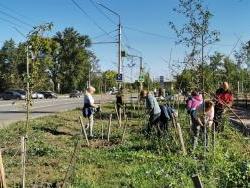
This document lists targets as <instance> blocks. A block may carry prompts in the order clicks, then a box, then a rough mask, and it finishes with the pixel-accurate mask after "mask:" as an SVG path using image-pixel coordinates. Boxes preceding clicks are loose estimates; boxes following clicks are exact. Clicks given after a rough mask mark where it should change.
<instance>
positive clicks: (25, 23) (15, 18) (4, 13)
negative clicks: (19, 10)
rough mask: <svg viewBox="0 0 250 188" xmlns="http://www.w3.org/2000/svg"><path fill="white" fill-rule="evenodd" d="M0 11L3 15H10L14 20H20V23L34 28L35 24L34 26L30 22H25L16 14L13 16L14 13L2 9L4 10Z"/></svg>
mask: <svg viewBox="0 0 250 188" xmlns="http://www.w3.org/2000/svg"><path fill="white" fill-rule="evenodd" d="M0 13H1V14H3V15H5V16H8V17H10V18H12V19H13V20H16V21H18V22H19V23H22V24H23V25H26V26H28V27H32V28H33V26H32V25H31V24H29V23H27V22H25V21H22V20H21V19H19V18H17V17H15V16H12V15H10V14H9V13H6V12H4V11H2V10H0Z"/></svg>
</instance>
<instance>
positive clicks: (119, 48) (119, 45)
mask: <svg viewBox="0 0 250 188" xmlns="http://www.w3.org/2000/svg"><path fill="white" fill-rule="evenodd" d="M98 4H99V5H100V6H102V7H103V8H104V9H106V10H108V11H109V12H111V13H112V14H114V15H115V16H117V17H118V19H119V22H118V41H117V44H118V71H117V72H118V76H120V75H121V74H122V55H121V51H122V50H121V49H122V47H121V41H122V26H121V16H120V14H118V13H117V12H115V11H113V10H111V9H110V8H108V7H106V6H105V5H103V4H101V3H98ZM120 82H122V81H119V83H118V87H119V88H120V84H121V83H120Z"/></svg>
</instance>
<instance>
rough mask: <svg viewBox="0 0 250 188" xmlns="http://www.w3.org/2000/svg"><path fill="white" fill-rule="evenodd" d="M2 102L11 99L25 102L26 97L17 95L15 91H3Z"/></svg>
mask: <svg viewBox="0 0 250 188" xmlns="http://www.w3.org/2000/svg"><path fill="white" fill-rule="evenodd" d="M2 98H3V100H11V99H16V100H25V98H26V95H23V94H21V93H18V92H16V91H5V92H4V93H3V94H2Z"/></svg>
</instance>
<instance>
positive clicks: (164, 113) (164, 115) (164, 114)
mask: <svg viewBox="0 0 250 188" xmlns="http://www.w3.org/2000/svg"><path fill="white" fill-rule="evenodd" d="M160 109H161V116H160V118H161V121H163V122H167V121H169V120H171V119H172V118H173V113H174V110H173V109H172V108H171V107H170V106H168V105H160Z"/></svg>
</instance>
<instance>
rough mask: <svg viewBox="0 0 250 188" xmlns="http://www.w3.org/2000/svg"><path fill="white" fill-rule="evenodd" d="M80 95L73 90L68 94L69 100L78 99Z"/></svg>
mask: <svg viewBox="0 0 250 188" xmlns="http://www.w3.org/2000/svg"><path fill="white" fill-rule="evenodd" d="M81 95H82V93H81V92H80V91H78V90H74V91H72V92H71V93H70V94H69V97H70V98H78V97H81Z"/></svg>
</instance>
